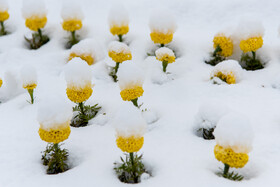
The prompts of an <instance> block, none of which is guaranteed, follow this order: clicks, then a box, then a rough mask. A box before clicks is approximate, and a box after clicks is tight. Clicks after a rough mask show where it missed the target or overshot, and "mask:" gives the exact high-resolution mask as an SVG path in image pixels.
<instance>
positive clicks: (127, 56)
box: [108, 51, 132, 63]
mask: <svg viewBox="0 0 280 187" xmlns="http://www.w3.org/2000/svg"><path fill="white" fill-rule="evenodd" d="M108 55H109V57H111V58H112V60H114V61H115V62H119V63H122V62H123V61H126V60H131V59H132V55H131V52H129V53H124V52H119V53H118V52H116V51H109V53H108Z"/></svg>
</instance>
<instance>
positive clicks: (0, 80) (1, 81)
mask: <svg viewBox="0 0 280 187" xmlns="http://www.w3.org/2000/svg"><path fill="white" fill-rule="evenodd" d="M2 85H3V80H2V79H1V78H0V88H1V87H2Z"/></svg>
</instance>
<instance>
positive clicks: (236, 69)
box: [211, 60, 243, 82]
mask: <svg viewBox="0 0 280 187" xmlns="http://www.w3.org/2000/svg"><path fill="white" fill-rule="evenodd" d="M218 72H222V73H223V74H225V75H227V74H230V73H231V72H232V73H233V75H234V76H235V80H236V82H240V81H241V79H242V75H243V69H242V67H241V66H240V65H239V62H237V61H236V60H225V61H223V62H220V63H219V64H217V65H216V66H215V67H214V69H213V70H212V72H211V77H214V75H215V74H216V73H218Z"/></svg>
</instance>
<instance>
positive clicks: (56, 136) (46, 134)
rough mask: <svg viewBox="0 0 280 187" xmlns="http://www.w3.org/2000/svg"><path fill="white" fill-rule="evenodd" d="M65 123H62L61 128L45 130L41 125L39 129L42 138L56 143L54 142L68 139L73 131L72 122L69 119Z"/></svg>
mask: <svg viewBox="0 0 280 187" xmlns="http://www.w3.org/2000/svg"><path fill="white" fill-rule="evenodd" d="M65 124H67V125H65ZM65 124H63V125H61V127H60V128H56V129H49V130H45V129H44V128H43V127H42V125H41V126H40V128H39V131H38V133H39V135H40V138H41V139H42V140H43V141H46V142H49V143H54V144H56V143H60V142H63V141H64V140H66V139H68V137H69V135H70V133H71V129H70V125H69V124H70V122H69V121H68V122H66V123H65Z"/></svg>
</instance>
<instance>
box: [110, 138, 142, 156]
mask: <svg viewBox="0 0 280 187" xmlns="http://www.w3.org/2000/svg"><path fill="white" fill-rule="evenodd" d="M116 143H117V146H118V147H119V148H120V149H121V150H122V151H123V152H127V153H133V152H138V151H139V150H140V149H141V148H142V146H143V144H144V137H135V136H130V137H122V136H119V137H117V140H116Z"/></svg>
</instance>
